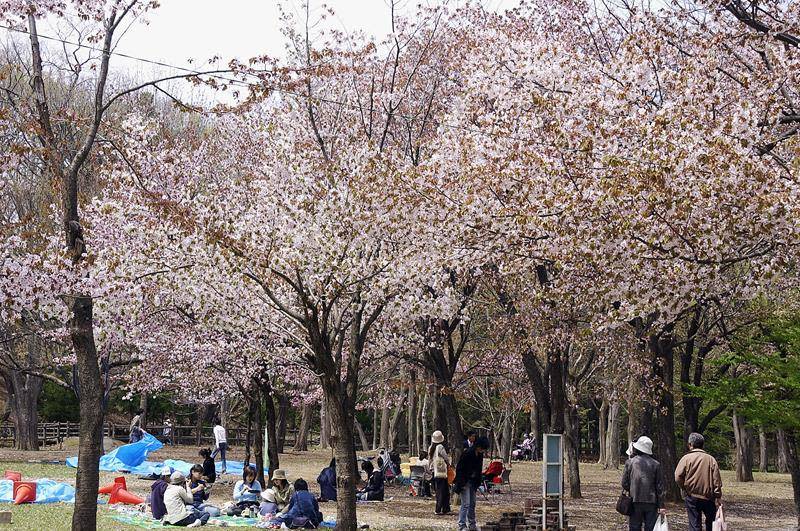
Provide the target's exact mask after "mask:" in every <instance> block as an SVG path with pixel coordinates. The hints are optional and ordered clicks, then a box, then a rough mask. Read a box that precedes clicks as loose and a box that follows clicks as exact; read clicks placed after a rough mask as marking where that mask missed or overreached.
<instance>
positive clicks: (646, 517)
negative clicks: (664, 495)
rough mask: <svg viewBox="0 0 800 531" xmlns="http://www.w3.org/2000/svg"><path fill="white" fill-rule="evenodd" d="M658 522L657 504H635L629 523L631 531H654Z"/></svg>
mask: <svg viewBox="0 0 800 531" xmlns="http://www.w3.org/2000/svg"><path fill="white" fill-rule="evenodd" d="M657 520H658V505H656V504H655V503H634V504H633V512H632V513H631V516H630V520H629V522H628V525H629V529H630V531H641V530H642V525H644V531H653V528H654V527H655V525H656V521H657Z"/></svg>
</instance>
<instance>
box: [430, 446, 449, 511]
mask: <svg viewBox="0 0 800 531" xmlns="http://www.w3.org/2000/svg"><path fill="white" fill-rule="evenodd" d="M428 461H429V463H430V465H429V466H430V467H431V469H432V470H433V488H434V490H435V491H436V514H450V484H449V483H448V482H447V469H448V468H449V467H450V466H451V462H450V456H449V455H447V445H446V444H445V442H444V434H443V433H442V432H441V431H439V430H436V431H435V432H433V434H432V435H431V445H430V447H429V448H428Z"/></svg>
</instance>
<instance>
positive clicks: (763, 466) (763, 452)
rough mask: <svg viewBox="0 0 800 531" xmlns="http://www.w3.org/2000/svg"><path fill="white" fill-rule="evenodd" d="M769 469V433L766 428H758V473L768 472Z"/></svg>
mask: <svg viewBox="0 0 800 531" xmlns="http://www.w3.org/2000/svg"><path fill="white" fill-rule="evenodd" d="M768 467H769V463H768V462H767V433H766V432H765V431H764V426H759V427H758V471H759V472H766V471H767V468H768Z"/></svg>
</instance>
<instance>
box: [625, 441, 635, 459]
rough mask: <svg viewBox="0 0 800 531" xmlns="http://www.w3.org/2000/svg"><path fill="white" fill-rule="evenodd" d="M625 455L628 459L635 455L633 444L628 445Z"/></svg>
mask: <svg viewBox="0 0 800 531" xmlns="http://www.w3.org/2000/svg"><path fill="white" fill-rule="evenodd" d="M625 455H627V456H628V457H630V456H632V455H633V443H628V449H627V450H625Z"/></svg>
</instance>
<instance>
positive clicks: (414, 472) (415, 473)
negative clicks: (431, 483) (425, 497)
mask: <svg viewBox="0 0 800 531" xmlns="http://www.w3.org/2000/svg"><path fill="white" fill-rule="evenodd" d="M409 479H410V483H411V484H410V485H409V486H408V488H409V491H410V492H411V495H412V496H422V491H423V487H422V483H423V482H424V481H425V467H424V466H419V465H411V474H410V475H409Z"/></svg>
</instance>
